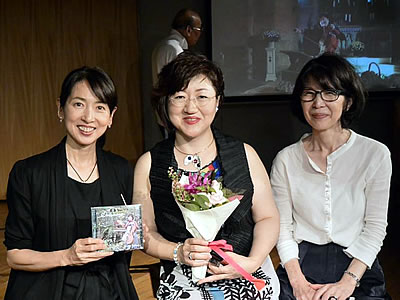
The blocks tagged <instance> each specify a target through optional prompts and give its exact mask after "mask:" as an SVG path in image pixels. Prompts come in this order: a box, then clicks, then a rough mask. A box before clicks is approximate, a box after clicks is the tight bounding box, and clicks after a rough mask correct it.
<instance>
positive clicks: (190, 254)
mask: <svg viewBox="0 0 400 300" xmlns="http://www.w3.org/2000/svg"><path fill="white" fill-rule="evenodd" d="M188 257H189V259H190V260H193V258H192V252H189V255H188ZM336 300H337V299H336Z"/></svg>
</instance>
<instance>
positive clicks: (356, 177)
mask: <svg viewBox="0 0 400 300" xmlns="http://www.w3.org/2000/svg"><path fill="white" fill-rule="evenodd" d="M308 135H309V134H306V135H304V136H303V137H302V138H301V139H300V141H298V142H297V143H295V144H293V145H290V146H288V147H286V148H285V149H283V150H282V151H280V152H279V153H278V155H277V156H276V158H275V159H274V162H273V165H272V170H271V186H272V189H273V193H274V198H275V201H276V204H277V206H278V209H279V212H280V218H281V226H280V235H279V240H278V244H277V249H278V253H279V256H280V258H281V262H282V265H284V264H285V263H286V262H288V261H289V260H291V259H293V258H299V248H298V243H300V242H301V241H308V242H311V243H314V244H318V245H323V244H327V243H330V242H333V243H336V244H338V245H341V246H343V247H345V248H346V249H345V250H344V251H345V253H346V254H347V255H348V256H349V257H354V258H357V259H359V260H360V261H362V262H363V263H365V264H366V265H367V266H368V267H371V265H372V263H373V262H374V260H375V258H376V255H377V254H378V252H379V251H380V248H381V246H382V242H383V239H384V238H385V235H386V226H387V210H388V202H389V188H390V177H391V174H392V164H391V160H390V152H389V149H388V148H387V147H386V146H385V145H383V144H381V143H379V142H377V141H375V140H373V139H370V138H367V137H364V136H362V135H359V134H357V133H355V132H354V131H351V135H350V138H349V140H348V141H347V143H345V144H344V145H342V146H341V147H340V148H338V149H337V150H336V151H334V152H333V153H331V154H330V155H329V156H328V157H327V170H326V173H324V172H323V171H321V170H320V168H319V167H318V166H317V165H316V164H315V163H314V162H313V161H312V160H311V159H310V158H309V156H308V155H307V152H306V151H305V149H304V146H303V142H302V140H303V139H304V138H305V137H307V136H308Z"/></svg>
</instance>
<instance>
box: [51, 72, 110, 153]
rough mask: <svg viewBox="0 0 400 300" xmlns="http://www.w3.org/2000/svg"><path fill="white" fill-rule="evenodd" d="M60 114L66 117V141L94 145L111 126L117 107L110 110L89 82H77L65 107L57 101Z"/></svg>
mask: <svg viewBox="0 0 400 300" xmlns="http://www.w3.org/2000/svg"><path fill="white" fill-rule="evenodd" d="M57 106H58V116H59V118H60V119H64V121H65V128H66V130H67V141H66V143H67V144H69V145H71V146H77V147H87V146H94V145H95V144H96V141H97V139H98V138H99V137H101V136H102V135H103V134H104V133H105V131H106V130H107V126H111V124H112V119H113V115H114V113H115V111H116V108H114V110H113V111H112V112H110V108H109V107H108V105H107V104H106V103H103V102H101V101H100V100H99V99H98V98H97V97H96V95H95V94H94V93H93V91H92V89H91V88H90V86H89V84H88V82H87V81H86V80H85V81H80V82H78V83H76V84H75V86H74V87H73V89H72V91H71V94H70V95H69V97H68V99H67V101H66V103H65V105H64V107H61V105H60V101H59V100H58V101H57Z"/></svg>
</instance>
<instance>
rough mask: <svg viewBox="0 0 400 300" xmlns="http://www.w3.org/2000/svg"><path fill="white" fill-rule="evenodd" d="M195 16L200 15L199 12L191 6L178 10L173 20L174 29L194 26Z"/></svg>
mask: <svg viewBox="0 0 400 300" xmlns="http://www.w3.org/2000/svg"><path fill="white" fill-rule="evenodd" d="M194 16H198V17H199V18H200V16H199V14H198V13H197V12H195V11H194V10H192V9H190V8H184V9H181V10H180V11H178V12H177V13H176V15H175V17H174V20H173V21H172V24H171V27H172V29H175V30H178V29H183V28H186V27H187V26H194Z"/></svg>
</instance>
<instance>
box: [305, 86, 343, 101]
mask: <svg viewBox="0 0 400 300" xmlns="http://www.w3.org/2000/svg"><path fill="white" fill-rule="evenodd" d="M318 94H320V95H321V99H322V100H324V101H326V102H334V101H336V100H337V99H339V96H340V95H343V94H344V92H343V91H341V90H333V89H332V90H322V91H315V90H313V89H305V90H304V91H303V92H302V93H301V95H300V100H301V101H303V102H311V101H314V100H315V98H316V97H317V95H318Z"/></svg>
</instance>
